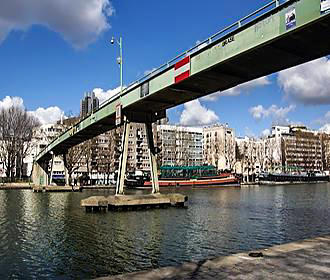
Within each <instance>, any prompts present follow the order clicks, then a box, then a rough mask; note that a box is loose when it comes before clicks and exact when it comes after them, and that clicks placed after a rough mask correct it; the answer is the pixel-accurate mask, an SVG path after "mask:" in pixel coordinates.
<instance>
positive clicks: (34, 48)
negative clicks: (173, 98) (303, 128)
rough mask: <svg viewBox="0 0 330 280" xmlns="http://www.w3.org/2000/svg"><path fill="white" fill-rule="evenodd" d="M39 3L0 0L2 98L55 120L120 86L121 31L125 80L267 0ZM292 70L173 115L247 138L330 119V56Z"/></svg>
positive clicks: (175, 118)
mask: <svg viewBox="0 0 330 280" xmlns="http://www.w3.org/2000/svg"><path fill="white" fill-rule="evenodd" d="M27 2H28V1H27ZM37 2H38V1H36V2H30V3H24V4H22V2H21V1H20V0H2V1H1V3H0V63H1V66H2V67H0V100H2V101H0V106H1V105H2V106H5V105H6V104H9V103H10V102H12V99H9V98H7V99H6V98H5V97H6V96H10V97H19V98H21V99H22V100H23V101H20V102H24V106H25V107H26V108H27V110H29V111H33V112H35V113H36V114H37V115H39V116H40V117H41V118H43V120H44V121H45V122H47V121H50V120H53V118H56V117H58V115H59V112H60V111H64V112H65V113H66V114H69V113H73V114H78V113H79V102H80V99H81V97H82V96H83V94H84V92H86V91H91V90H94V89H96V92H97V93H98V95H99V96H100V97H101V98H104V97H106V96H108V95H109V94H111V93H113V92H114V91H115V89H116V88H117V87H118V86H119V67H118V65H117V64H116V57H117V56H118V53H119V49H118V47H117V46H113V45H110V44H109V40H110V38H111V37H112V36H113V35H114V36H117V37H118V36H120V35H121V36H122V37H123V48H124V84H126V85H127V84H129V83H131V82H132V81H134V80H136V79H137V78H139V77H141V76H143V74H144V73H145V72H146V71H148V70H151V69H153V68H155V67H158V66H160V65H161V64H163V63H164V62H166V61H167V60H169V59H171V58H173V57H174V56H176V55H177V54H179V53H181V52H182V51H184V50H186V49H188V48H190V47H192V46H194V45H195V44H196V42H197V41H201V40H203V39H206V38H207V37H208V36H210V35H212V34H213V33H215V32H217V31H218V30H220V29H221V28H223V27H225V26H227V25H229V24H231V23H233V22H234V21H235V20H238V19H239V18H241V17H243V16H245V15H247V14H248V13H250V12H252V11H254V10H255V9H256V8H259V7H261V6H262V5H263V4H265V3H266V2H268V1H261V0H249V1H242V0H232V1H215V0H212V1H211V0H205V1H203V2H202V3H201V2H197V1H188V0H181V1H177V0H176V1H174V0H168V1H152V0H141V1H128V0H126V1H125V0H122V1H109V0H89V1H86V0H72V1H70V4H68V3H67V1H64V0H44V1H43V4H40V3H39V4H38V3H37ZM33 3H36V4H33ZM288 71H289V72H288ZM288 71H287V72H283V73H281V74H280V75H278V74H273V75H271V76H269V77H265V78H262V79H261V80H259V81H256V82H252V83H250V84H248V85H243V86H241V87H240V88H236V89H234V90H232V91H229V92H225V93H224V94H223V95H222V96H218V97H214V98H212V99H210V98H208V99H201V100H199V101H196V102H194V103H193V104H186V105H181V106H178V107H176V108H174V109H171V110H170V111H169V112H168V116H169V118H170V121H171V122H172V123H183V124H188V125H189V124H190V125H198V124H199V125H200V124H201V123H200V121H199V120H196V119H195V118H194V117H193V116H192V115H191V113H192V112H196V110H200V112H201V114H205V118H204V119H205V120H209V123H212V122H218V121H219V122H222V123H228V124H229V125H230V126H231V127H233V128H234V129H235V130H236V134H237V135H241V136H244V135H255V136H259V135H261V134H262V132H263V131H265V130H266V129H269V128H270V126H271V125H272V123H304V124H306V125H307V126H309V127H311V128H314V129H319V128H320V127H324V126H325V127H328V126H327V124H328V122H330V113H328V111H330V110H329V109H330V108H329V104H330V92H329V90H328V89H329V88H330V79H329V78H330V63H329V61H328V60H327V59H326V58H323V59H321V60H318V61H315V62H313V63H310V64H307V65H304V66H302V67H297V68H294V69H291V70H288ZM290 71H291V72H290ZM306 73H308V74H306ZM292 77H295V78H296V79H294V78H292ZM327 113H328V114H327ZM183 116H184V117H183Z"/></svg>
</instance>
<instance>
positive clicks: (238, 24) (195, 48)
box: [100, 0, 283, 107]
mask: <svg viewBox="0 0 330 280" xmlns="http://www.w3.org/2000/svg"><path fill="white" fill-rule="evenodd" d="M282 1H283V0H271V2H269V3H268V4H266V5H264V6H263V7H261V8H259V9H258V10H256V11H254V12H252V13H251V14H249V15H247V16H245V17H243V18H241V19H240V20H238V21H236V22H234V23H233V24H231V25H229V26H227V27H225V28H224V29H221V30H220V31H218V32H217V33H215V34H213V35H212V36H210V37H208V38H207V39H205V40H204V41H201V42H200V43H198V44H197V45H195V46H193V47H192V48H190V49H188V50H187V51H184V52H182V53H180V54H179V55H177V56H176V57H174V58H173V59H171V60H169V61H168V62H166V63H164V64H163V65H161V66H159V67H158V68H157V69H155V70H153V71H151V72H150V73H148V74H147V75H145V76H143V77H142V78H139V79H137V80H135V81H134V82H132V83H130V84H129V85H128V86H127V87H126V88H125V89H124V90H123V91H122V92H121V93H120V92H118V93H116V94H115V95H113V96H111V97H110V98H109V99H107V100H105V101H104V102H102V103H101V104H100V107H103V106H104V105H105V104H107V103H109V102H110V101H112V100H114V99H116V98H117V97H119V96H120V94H121V95H123V94H125V93H126V92H127V91H128V90H129V89H130V88H131V87H133V86H135V85H138V84H140V83H141V82H144V81H146V80H148V79H149V78H151V77H153V76H154V75H156V74H157V73H159V72H161V71H162V70H165V69H168V68H170V67H171V66H173V65H174V63H175V62H177V61H178V60H179V59H180V58H182V57H184V56H186V55H187V54H192V53H194V52H196V51H198V50H200V49H202V48H205V47H207V46H208V45H209V44H210V43H212V42H214V39H215V38H217V37H219V36H220V35H222V36H223V35H225V33H226V32H227V31H230V30H231V29H233V28H235V29H234V30H237V29H238V28H240V27H243V26H244V25H246V24H247V23H249V22H246V21H247V20H248V19H251V18H252V17H254V16H256V15H257V14H259V13H260V12H263V11H264V10H266V9H268V8H269V7H271V6H273V5H274V4H275V7H274V8H277V7H279V6H280V4H281V2H282ZM243 22H246V23H243ZM234 30H231V31H234ZM205 44H206V45H205Z"/></svg>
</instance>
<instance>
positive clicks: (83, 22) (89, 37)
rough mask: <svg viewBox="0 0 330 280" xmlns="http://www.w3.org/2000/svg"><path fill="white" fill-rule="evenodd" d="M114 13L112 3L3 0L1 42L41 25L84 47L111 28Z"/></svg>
mask: <svg viewBox="0 0 330 280" xmlns="http://www.w3.org/2000/svg"><path fill="white" fill-rule="evenodd" d="M113 13H114V9H113V7H112V5H111V2H110V0H70V1H67V0H43V1H39V0H29V1H22V0H1V1H0V43H1V42H2V41H3V40H5V38H6V36H7V35H8V34H9V33H10V32H11V31H13V30H22V31H26V30H27V29H28V28H29V27H31V26H32V25H36V24H38V25H43V26H45V27H47V28H49V29H51V30H53V31H55V32H58V33H60V34H61V35H62V36H63V38H64V39H65V40H67V41H69V42H70V43H71V44H72V45H73V46H74V47H76V48H82V47H85V46H87V45H88V44H90V43H92V42H94V41H95V40H96V39H97V37H98V36H99V35H100V34H101V33H102V32H104V31H106V30H107V29H109V28H110V24H109V23H108V20H107V17H109V16H111V15H112V14H113Z"/></svg>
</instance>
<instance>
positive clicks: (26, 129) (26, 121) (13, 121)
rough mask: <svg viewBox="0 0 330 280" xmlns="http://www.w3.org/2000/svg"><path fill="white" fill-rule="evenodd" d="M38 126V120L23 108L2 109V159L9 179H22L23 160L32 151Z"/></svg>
mask: <svg viewBox="0 0 330 280" xmlns="http://www.w3.org/2000/svg"><path fill="white" fill-rule="evenodd" d="M38 125H39V121H38V120H37V118H36V117H34V116H33V115H31V114H28V113H27V111H26V110H24V108H22V107H19V106H12V107H9V108H2V109H0V159H1V160H2V162H3V163H4V165H5V168H6V176H7V178H10V179H11V180H12V179H13V178H14V176H17V177H22V175H23V159H24V158H25V157H26V156H27V154H28V152H29V151H30V149H31V146H32V144H31V139H32V135H33V129H34V128H35V127H37V126H38ZM15 168H16V172H15Z"/></svg>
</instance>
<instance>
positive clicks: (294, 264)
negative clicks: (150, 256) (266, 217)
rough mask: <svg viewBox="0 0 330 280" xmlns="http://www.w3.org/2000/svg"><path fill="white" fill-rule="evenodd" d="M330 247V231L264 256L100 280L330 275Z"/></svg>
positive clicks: (223, 259)
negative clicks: (329, 233) (328, 233)
mask: <svg viewBox="0 0 330 280" xmlns="http://www.w3.org/2000/svg"><path fill="white" fill-rule="evenodd" d="M329 249H330V235H329V236H323V237H317V238H313V239H306V240H303V241H298V242H292V243H288V244H284V245H278V246H274V247H271V248H268V249H264V250H258V252H261V253H262V255H263V257H250V256H249V253H250V252H247V253H239V254H235V255H232V256H227V257H219V258H215V259H211V260H204V261H200V262H191V263H185V264H183V265H181V266H177V267H164V268H160V269H155V270H151V271H144V272H135V273H129V274H123V275H118V276H110V277H102V278H97V280H151V279H152V280H161V279H166V280H171V279H173V280H174V279H176V280H179V279H183V280H188V279H199V280H211V279H277V280H278V279H283V280H284V279H330V266H329V263H330V250H329Z"/></svg>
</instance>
